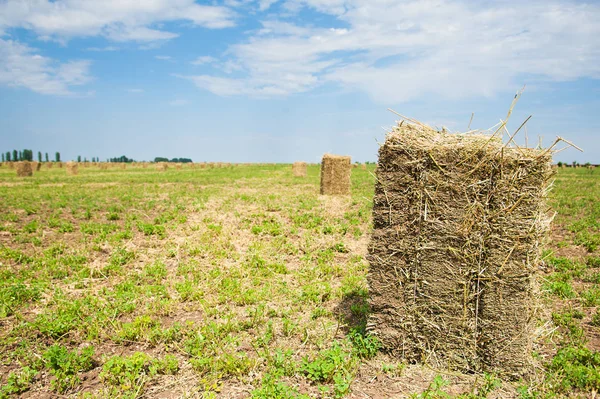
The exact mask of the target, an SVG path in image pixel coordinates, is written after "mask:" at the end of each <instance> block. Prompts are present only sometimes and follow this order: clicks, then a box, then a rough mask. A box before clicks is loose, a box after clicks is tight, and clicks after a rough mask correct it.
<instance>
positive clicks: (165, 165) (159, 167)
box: [156, 162, 169, 172]
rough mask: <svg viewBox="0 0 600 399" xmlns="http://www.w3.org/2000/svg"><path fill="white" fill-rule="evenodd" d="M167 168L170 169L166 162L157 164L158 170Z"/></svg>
mask: <svg viewBox="0 0 600 399" xmlns="http://www.w3.org/2000/svg"><path fill="white" fill-rule="evenodd" d="M167 169H169V166H168V165H167V163H166V162H159V163H158V164H156V170H160V171H161V172H165V171H166V170H167Z"/></svg>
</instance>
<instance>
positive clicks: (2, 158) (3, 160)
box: [2, 153, 4, 162]
mask: <svg viewBox="0 0 600 399" xmlns="http://www.w3.org/2000/svg"><path fill="white" fill-rule="evenodd" d="M2 162H4V153H2Z"/></svg>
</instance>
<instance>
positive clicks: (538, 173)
mask: <svg viewBox="0 0 600 399" xmlns="http://www.w3.org/2000/svg"><path fill="white" fill-rule="evenodd" d="M404 119H406V120H404V121H402V122H400V123H399V124H398V125H397V126H395V127H394V128H393V129H392V131H391V132H390V133H389V134H388V136H387V138H386V141H385V143H384V144H383V145H382V146H381V147H380V149H379V163H378V168H377V171H376V176H377V181H376V186H375V197H374V203H373V224H374V231H373V235H372V238H371V242H370V244H369V255H368V259H369V262H370V270H369V274H368V282H369V286H370V294H371V299H370V301H371V309H372V313H371V315H370V318H369V323H368V328H369V330H370V331H372V332H373V333H374V334H376V335H377V336H379V338H380V339H381V341H382V344H383V346H384V348H385V349H386V350H387V351H389V352H391V353H392V354H395V355H396V356H399V357H402V358H405V359H408V360H410V361H419V362H426V363H429V364H432V365H434V366H436V367H448V368H451V369H456V370H461V371H475V372H481V371H486V372H494V373H498V374H500V375H504V376H507V377H509V378H519V377H521V376H523V375H526V374H527V372H528V370H529V369H530V365H531V345H532V342H533V333H534V327H535V326H534V323H533V321H534V310H535V303H536V301H535V292H536V287H537V285H536V283H535V271H536V269H537V267H538V265H539V263H540V248H541V244H542V242H543V240H544V238H545V236H546V233H547V232H548V230H549V224H550V219H551V218H550V216H549V215H547V214H546V211H547V209H548V207H547V205H546V196H547V193H548V190H549V187H550V185H551V184H550V180H551V178H552V176H553V170H552V167H551V161H552V152H551V151H548V150H540V149H531V148H520V147H517V146H515V145H513V146H509V145H508V144H506V145H505V144H503V142H502V138H501V137H498V136H497V135H491V136H490V135H489V134H481V133H477V134H450V133H447V132H446V131H445V130H443V131H436V130H434V129H432V128H430V127H429V126H426V125H424V124H422V123H420V122H418V121H415V120H410V119H408V118H404Z"/></svg>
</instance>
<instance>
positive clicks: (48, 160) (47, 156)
mask: <svg viewBox="0 0 600 399" xmlns="http://www.w3.org/2000/svg"><path fill="white" fill-rule="evenodd" d="M46 162H50V161H49V160H48V153H46Z"/></svg>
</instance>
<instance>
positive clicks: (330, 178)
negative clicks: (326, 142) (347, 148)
mask: <svg viewBox="0 0 600 399" xmlns="http://www.w3.org/2000/svg"><path fill="white" fill-rule="evenodd" d="M351 173H352V164H351V160H350V157H348V156H344V155H332V154H325V155H323V160H322V161H321V194H323V195H346V194H350V175H351Z"/></svg>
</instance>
